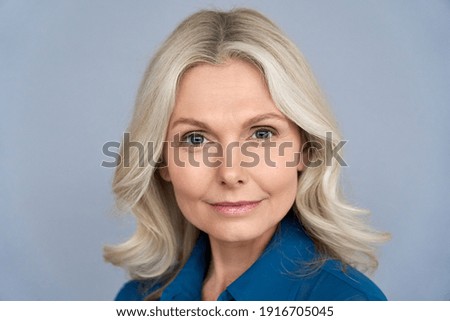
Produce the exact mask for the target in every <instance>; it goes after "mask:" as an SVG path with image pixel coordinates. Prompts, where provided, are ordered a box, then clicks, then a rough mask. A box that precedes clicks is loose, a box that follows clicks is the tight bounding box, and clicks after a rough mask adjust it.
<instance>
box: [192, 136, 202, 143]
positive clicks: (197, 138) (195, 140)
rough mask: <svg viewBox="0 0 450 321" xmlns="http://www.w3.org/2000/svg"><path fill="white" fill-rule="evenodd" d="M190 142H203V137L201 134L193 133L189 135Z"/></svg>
mask: <svg viewBox="0 0 450 321" xmlns="http://www.w3.org/2000/svg"><path fill="white" fill-rule="evenodd" d="M191 142H192V143H193V144H201V143H203V137H202V136H201V135H196V134H193V135H192V136H191Z"/></svg>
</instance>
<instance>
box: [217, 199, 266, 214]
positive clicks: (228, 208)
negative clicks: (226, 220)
mask: <svg viewBox="0 0 450 321" xmlns="http://www.w3.org/2000/svg"><path fill="white" fill-rule="evenodd" d="M260 203H261V201H238V202H217V203H210V205H211V206H212V207H213V208H214V210H215V211H217V212H219V213H220V214H223V215H226V216H240V215H244V214H246V213H248V212H250V211H252V210H253V209H254V208H256V207H257V206H258V205H259V204H260Z"/></svg>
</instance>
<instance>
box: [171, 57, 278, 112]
mask: <svg viewBox="0 0 450 321" xmlns="http://www.w3.org/2000/svg"><path fill="white" fill-rule="evenodd" d="M244 109H249V110H248V111H253V112H256V111H260V112H276V113H280V112H279V111H278V109H277V108H276V107H275V104H274V102H273V100H272V97H271V95H270V92H269V90H268V88H267V85H266V82H265V79H264V76H263V75H262V73H261V72H260V71H259V69H258V68H257V67H255V66H254V65H252V64H250V63H249V62H245V61H242V60H229V61H227V62H226V63H224V64H220V65H211V64H206V63H205V64H200V65H197V66H195V67H193V68H191V69H189V70H188V71H187V72H186V73H185V74H184V75H183V77H182V78H181V81H180V84H179V88H178V92H177V96H176V101H175V108H174V110H173V115H172V116H173V117H177V116H180V115H182V117H186V116H187V115H189V116H195V115H198V114H211V113H213V114H220V113H225V112H234V113H238V112H241V111H243V110H244ZM280 114H281V113H280Z"/></svg>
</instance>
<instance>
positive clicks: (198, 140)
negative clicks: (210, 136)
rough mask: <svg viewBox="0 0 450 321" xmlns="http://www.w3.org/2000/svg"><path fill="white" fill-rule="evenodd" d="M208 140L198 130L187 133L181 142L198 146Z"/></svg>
mask: <svg viewBox="0 0 450 321" xmlns="http://www.w3.org/2000/svg"><path fill="white" fill-rule="evenodd" d="M207 141H208V140H207V139H206V138H205V136H203V135H202V134H200V133H198V132H192V133H188V134H186V135H184V136H183V138H182V140H181V142H182V143H184V144H186V145H191V146H198V145H202V144H205V143H206V142H207Z"/></svg>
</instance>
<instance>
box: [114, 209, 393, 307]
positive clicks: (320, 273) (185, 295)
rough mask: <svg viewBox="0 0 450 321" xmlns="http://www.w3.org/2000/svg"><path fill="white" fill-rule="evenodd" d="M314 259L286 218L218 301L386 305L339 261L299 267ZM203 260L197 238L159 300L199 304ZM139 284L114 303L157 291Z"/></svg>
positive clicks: (204, 245)
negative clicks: (326, 302)
mask: <svg viewBox="0 0 450 321" xmlns="http://www.w3.org/2000/svg"><path fill="white" fill-rule="evenodd" d="M317 257H318V256H317V252H316V250H315V247H314V244H313V242H312V240H311V239H310V238H309V237H308V236H307V235H306V233H305V231H304V230H303V228H302V226H301V224H300V223H299V222H298V220H297V218H296V217H295V216H294V215H293V214H292V213H290V214H288V215H287V216H286V217H285V218H284V219H283V220H282V222H281V224H280V226H279V227H278V229H277V231H276V232H275V234H274V236H273V237H272V239H271V241H270V242H269V244H268V245H267V247H266V248H265V250H264V252H263V253H262V255H261V256H260V257H259V258H258V260H256V262H255V263H253V265H252V266H251V267H250V268H249V269H248V270H247V271H245V272H244V273H243V274H242V275H241V276H240V277H239V278H238V279H236V280H235V281H234V282H233V283H231V284H230V285H229V286H228V287H227V288H226V289H225V290H224V291H223V292H222V293H221V294H220V296H219V298H218V301H230V300H237V301H297V300H300V301H306V300H312V301H335V300H336V301H341V300H386V297H385V295H384V294H383V292H381V290H380V289H379V288H378V287H377V286H376V285H375V284H374V283H373V282H372V281H371V280H370V279H369V278H367V277H366V276H365V275H364V274H362V273H360V272H359V271H357V270H356V269H354V268H352V267H350V266H346V268H345V269H344V270H343V265H342V263H341V262H340V261H337V260H331V259H330V260H327V261H326V262H325V263H324V264H323V265H320V266H319V268H318V269H314V266H313V267H312V268H311V267H308V266H307V265H305V263H306V264H307V263H310V262H312V261H313V260H314V259H316V258H317ZM209 260H210V247H209V240H208V236H207V235H206V234H202V235H201V236H200V237H199V239H198V241H197V243H196V245H195V247H194V249H193V251H192V253H191V256H190V258H189V259H188V261H187V262H186V264H185V266H184V267H183V268H182V269H181V271H180V272H179V273H178V275H177V276H176V277H175V279H174V280H173V281H172V282H171V283H170V284H169V285H168V286H167V287H166V289H164V291H163V292H162V295H161V298H160V300H161V301H167V300H170V301H200V300H201V293H202V286H203V280H204V278H205V276H206V273H207V271H208V267H209ZM145 284H146V282H143V281H137V280H132V281H130V282H128V283H126V284H125V285H124V286H123V288H122V289H121V290H120V292H119V293H118V295H117V296H116V300H119V301H120V300H125V301H126V300H143V299H144V298H145V297H146V296H147V295H148V294H149V293H151V292H152V291H154V290H155V289H157V287H153V288H151V289H149V288H148V287H147V288H146V287H145Z"/></svg>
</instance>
